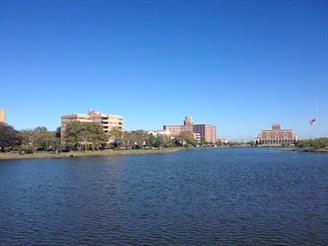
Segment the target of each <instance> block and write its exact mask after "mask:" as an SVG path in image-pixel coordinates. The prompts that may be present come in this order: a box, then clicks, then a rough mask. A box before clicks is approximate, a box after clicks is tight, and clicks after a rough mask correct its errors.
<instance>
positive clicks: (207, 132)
mask: <svg viewBox="0 0 328 246" xmlns="http://www.w3.org/2000/svg"><path fill="white" fill-rule="evenodd" d="M163 129H164V130H166V131H167V130H168V131H170V133H171V134H172V135H173V136H174V135H179V134H180V133H181V132H183V131H189V132H192V133H194V134H197V135H199V136H200V140H201V141H205V142H208V143H215V142H216V126H213V125H210V124H193V121H192V118H191V117H190V116H187V117H185V120H184V123H183V125H165V126H163Z"/></svg>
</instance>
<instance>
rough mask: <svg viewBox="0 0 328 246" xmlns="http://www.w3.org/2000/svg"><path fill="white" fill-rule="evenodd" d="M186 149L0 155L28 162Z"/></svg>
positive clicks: (0, 156) (6, 158)
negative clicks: (27, 160)
mask: <svg viewBox="0 0 328 246" xmlns="http://www.w3.org/2000/svg"><path fill="white" fill-rule="evenodd" d="M183 149H184V148H162V149H138V150H112V149H110V150H94V151H92V150H88V151H70V152H61V153H58V154H56V153H54V152H44V151H40V152H34V153H32V154H23V155H22V154H20V153H18V152H7V153H0V161H1V160H26V159H47V158H79V157H97V156H117V155H142V154H165V153H173V152H176V151H180V150H183Z"/></svg>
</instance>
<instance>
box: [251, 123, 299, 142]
mask: <svg viewBox="0 0 328 246" xmlns="http://www.w3.org/2000/svg"><path fill="white" fill-rule="evenodd" d="M296 141H297V136H296V134H295V133H294V131H293V130H292V129H281V128H280V124H278V123H273V124H272V129H271V130H261V133H260V134H258V136H257V137H256V138H255V143H257V144H282V143H295V142H296Z"/></svg>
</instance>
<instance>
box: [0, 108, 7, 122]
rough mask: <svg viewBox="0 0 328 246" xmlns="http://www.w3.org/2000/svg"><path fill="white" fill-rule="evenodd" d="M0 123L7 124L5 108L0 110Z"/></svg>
mask: <svg viewBox="0 0 328 246" xmlns="http://www.w3.org/2000/svg"><path fill="white" fill-rule="evenodd" d="M0 123H1V124H4V123H6V111H5V110H4V109H3V108H0Z"/></svg>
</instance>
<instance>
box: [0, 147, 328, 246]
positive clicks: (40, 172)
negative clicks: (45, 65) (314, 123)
mask: <svg viewBox="0 0 328 246" xmlns="http://www.w3.org/2000/svg"><path fill="white" fill-rule="evenodd" d="M0 195H1V196H0V245H240V244H242V245H327V242H328V155H327V154H314V153H295V152H281V151H277V150H272V149H257V148H255V149H208V150H203V149H202V150H191V151H181V152H176V153H171V154H153V155H129V156H114V157H113V156H112V157H97V158H69V159H44V160H11V161H0Z"/></svg>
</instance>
